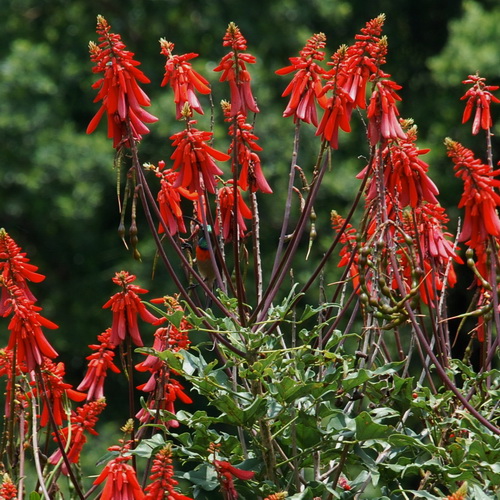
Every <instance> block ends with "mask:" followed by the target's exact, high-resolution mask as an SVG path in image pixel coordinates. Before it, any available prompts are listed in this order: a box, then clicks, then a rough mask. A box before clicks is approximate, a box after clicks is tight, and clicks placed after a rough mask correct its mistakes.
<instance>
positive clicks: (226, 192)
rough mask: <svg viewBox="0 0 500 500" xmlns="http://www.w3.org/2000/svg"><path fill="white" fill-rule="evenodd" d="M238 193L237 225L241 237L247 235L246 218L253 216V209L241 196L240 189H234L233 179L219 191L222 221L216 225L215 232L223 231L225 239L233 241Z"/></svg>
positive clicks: (219, 207)
mask: <svg viewBox="0 0 500 500" xmlns="http://www.w3.org/2000/svg"><path fill="white" fill-rule="evenodd" d="M235 193H236V197H237V200H236V226H237V228H238V234H239V236H240V238H242V237H243V236H244V235H245V231H246V230H247V226H246V224H245V220H244V219H251V218H252V211H251V210H250V208H248V206H247V204H246V203H245V200H244V199H243V197H242V196H241V193H240V192H239V190H236V191H235V189H234V186H233V182H232V180H229V181H228V182H227V183H226V185H225V186H223V187H222V188H221V189H219V192H218V193H217V197H218V203H217V206H218V210H220V219H219V218H218V219H217V220H220V221H221V223H220V224H219V223H217V224H216V225H215V234H217V235H218V234H220V233H222V237H223V238H224V241H226V242H228V241H232V239H233V237H234V234H233V231H234V228H233V220H234V209H235V200H234V196H235Z"/></svg>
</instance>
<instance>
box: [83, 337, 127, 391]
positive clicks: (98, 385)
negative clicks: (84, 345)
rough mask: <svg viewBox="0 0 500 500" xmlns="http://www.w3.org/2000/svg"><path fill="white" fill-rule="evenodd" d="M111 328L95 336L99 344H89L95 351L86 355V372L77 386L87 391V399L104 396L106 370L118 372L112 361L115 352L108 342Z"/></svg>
mask: <svg viewBox="0 0 500 500" xmlns="http://www.w3.org/2000/svg"><path fill="white" fill-rule="evenodd" d="M110 337H111V328H108V329H107V330H106V331H105V332H103V333H101V334H100V335H98V336H97V340H98V342H99V344H91V345H89V347H90V348H91V349H92V350H93V351H95V352H94V353H93V354H91V355H90V356H87V358H86V359H87V360H88V365H87V373H86V374H85V377H84V378H83V380H82V381H81V383H80V385H79V386H78V387H77V389H78V390H79V391H87V400H88V401H92V400H94V399H101V398H103V397H104V381H105V380H106V376H107V374H108V370H111V371H113V372H115V373H120V370H119V368H118V367H117V366H116V365H115V364H114V363H113V358H114V357H115V353H114V351H113V349H114V346H113V345H112V344H111V343H110Z"/></svg>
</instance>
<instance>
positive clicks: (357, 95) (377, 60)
mask: <svg viewBox="0 0 500 500" xmlns="http://www.w3.org/2000/svg"><path fill="white" fill-rule="evenodd" d="M384 21H385V15H384V14H381V15H380V16H378V17H376V18H374V19H371V20H370V21H368V22H367V23H366V25H365V27H364V28H362V29H361V34H358V35H356V36H355V39H356V42H355V43H354V45H351V46H350V47H348V48H347V50H346V54H345V60H344V61H343V63H342V66H341V68H340V70H341V71H340V72H339V77H338V78H339V81H338V84H339V85H340V86H342V88H343V89H344V90H345V91H346V92H347V93H348V94H349V97H350V98H351V100H352V103H353V107H358V108H361V109H365V108H366V85H367V83H368V81H369V80H370V78H371V77H372V75H377V74H378V73H379V71H380V70H379V67H380V66H381V65H382V64H385V56H386V53H387V43H386V42H385V40H384V39H381V38H380V35H381V34H382V28H383V26H384ZM329 64H330V65H332V64H333V65H334V66H335V62H333V63H329ZM332 71H335V68H334V69H333V70H332Z"/></svg>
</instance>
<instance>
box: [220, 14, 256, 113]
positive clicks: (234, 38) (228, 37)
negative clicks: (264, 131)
mask: <svg viewBox="0 0 500 500" xmlns="http://www.w3.org/2000/svg"><path fill="white" fill-rule="evenodd" d="M222 45H223V46H224V47H231V49H232V50H231V52H229V53H227V54H226V55H225V56H224V57H223V58H222V59H221V61H220V63H219V65H218V66H217V67H216V68H214V71H217V72H220V71H222V75H221V77H220V79H219V80H220V81H221V82H225V81H227V82H228V83H229V90H230V92H231V114H232V116H236V115H237V114H238V113H243V114H244V115H246V114H247V113H248V111H252V112H254V113H258V112H259V108H258V106H257V103H256V102H255V98H254V96H253V94H252V89H251V85H250V82H251V77H250V73H249V72H248V70H247V66H246V65H247V64H254V63H255V61H256V59H255V57H254V56H253V55H251V54H248V53H242V52H241V51H243V50H247V41H246V40H245V37H244V36H243V35H242V34H241V31H240V29H239V28H238V26H236V24H234V23H229V25H228V27H227V30H226V34H225V35H224V39H223V43H222Z"/></svg>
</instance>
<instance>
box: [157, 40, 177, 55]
mask: <svg viewBox="0 0 500 500" xmlns="http://www.w3.org/2000/svg"><path fill="white" fill-rule="evenodd" d="M160 47H161V48H162V51H163V50H165V51H167V52H172V50H174V47H175V44H174V43H172V42H169V41H168V40H166V39H165V38H160Z"/></svg>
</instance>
